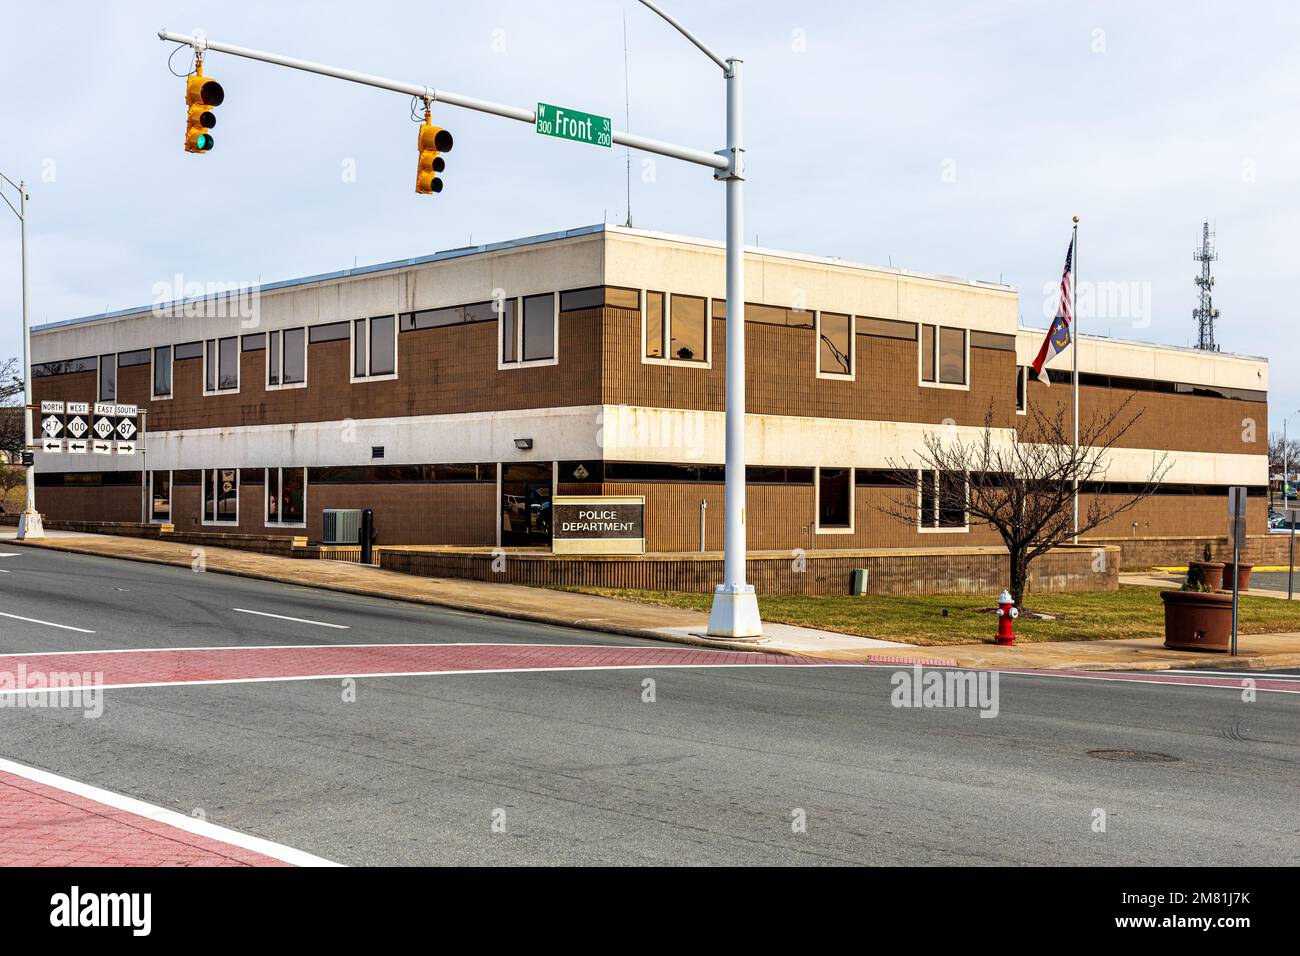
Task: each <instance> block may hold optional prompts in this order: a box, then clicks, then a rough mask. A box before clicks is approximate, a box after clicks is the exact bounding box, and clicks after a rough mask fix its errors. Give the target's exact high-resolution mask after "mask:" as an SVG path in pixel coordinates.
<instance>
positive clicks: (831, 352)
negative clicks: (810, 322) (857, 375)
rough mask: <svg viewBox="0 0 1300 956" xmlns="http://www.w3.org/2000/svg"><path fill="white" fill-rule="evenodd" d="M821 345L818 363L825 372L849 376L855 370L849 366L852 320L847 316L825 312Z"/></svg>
mask: <svg viewBox="0 0 1300 956" xmlns="http://www.w3.org/2000/svg"><path fill="white" fill-rule="evenodd" d="M821 323H822V334H821V343H820V346H819V349H818V356H819V359H818V361H819V362H820V363H821V370H822V371H823V372H831V373H839V374H843V375H848V374H849V373H850V372H852V371H853V369H852V368H851V367H850V365H849V340H850V337H851V334H852V333H851V332H850V328H851V326H850V319H849V317H848V316H847V315H838V314H836V313H834V312H823V313H822V318H821Z"/></svg>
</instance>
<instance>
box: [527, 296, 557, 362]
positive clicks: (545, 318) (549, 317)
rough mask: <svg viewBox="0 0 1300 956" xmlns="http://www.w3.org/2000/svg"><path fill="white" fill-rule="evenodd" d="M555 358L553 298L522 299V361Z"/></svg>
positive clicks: (533, 297) (534, 297)
mask: <svg viewBox="0 0 1300 956" xmlns="http://www.w3.org/2000/svg"><path fill="white" fill-rule="evenodd" d="M554 357H555V296H554V295H550V294H548V295H530V296H528V297H527V298H526V299H524V361H525V362H532V361H536V360H537V359H549V358H554Z"/></svg>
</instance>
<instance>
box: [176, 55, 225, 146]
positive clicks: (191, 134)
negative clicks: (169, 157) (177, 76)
mask: <svg viewBox="0 0 1300 956" xmlns="http://www.w3.org/2000/svg"><path fill="white" fill-rule="evenodd" d="M225 98H226V91H225V90H223V89H222V88H221V84H220V83H218V82H217V81H216V80H214V79H212V77H210V76H204V75H203V60H201V59H197V60H195V62H194V73H193V74H192V75H190V76H189V77H187V78H186V80H185V108H186V117H185V152H187V153H206V152H207V151H208V150H210V149H211V148H212V134H211V133H210V132H208V130H210V129H212V127H214V126H216V125H217V114H216V113H214V112H213V111H212V107H214V106H220V105H221V103H222V101H223V100H224V99H225Z"/></svg>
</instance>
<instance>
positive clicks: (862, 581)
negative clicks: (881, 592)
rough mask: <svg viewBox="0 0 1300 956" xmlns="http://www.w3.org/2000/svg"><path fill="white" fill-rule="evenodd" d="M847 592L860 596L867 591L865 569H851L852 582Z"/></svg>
mask: <svg viewBox="0 0 1300 956" xmlns="http://www.w3.org/2000/svg"><path fill="white" fill-rule="evenodd" d="M849 593H850V594H852V595H853V596H854V597H861V596H862V595H864V594H866V593H867V569H866V568H854V569H853V583H852V584H851V585H850V588H849Z"/></svg>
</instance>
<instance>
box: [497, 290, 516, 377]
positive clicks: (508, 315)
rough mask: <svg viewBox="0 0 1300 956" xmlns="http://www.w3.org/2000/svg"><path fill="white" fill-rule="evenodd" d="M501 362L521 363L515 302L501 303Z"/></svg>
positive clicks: (509, 300)
mask: <svg viewBox="0 0 1300 956" xmlns="http://www.w3.org/2000/svg"><path fill="white" fill-rule="evenodd" d="M501 360H502V361H503V362H518V361H519V330H518V328H517V327H516V326H515V300H514V299H506V300H505V301H504V302H502V303H501Z"/></svg>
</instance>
